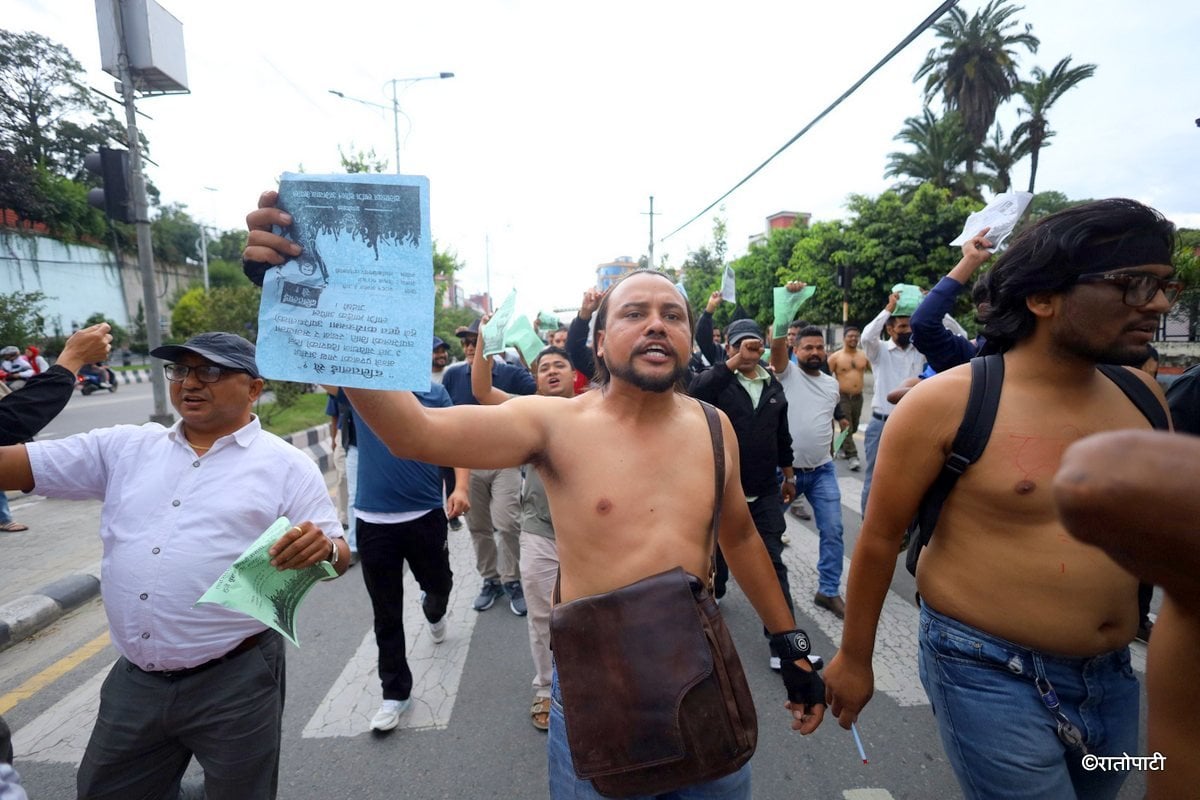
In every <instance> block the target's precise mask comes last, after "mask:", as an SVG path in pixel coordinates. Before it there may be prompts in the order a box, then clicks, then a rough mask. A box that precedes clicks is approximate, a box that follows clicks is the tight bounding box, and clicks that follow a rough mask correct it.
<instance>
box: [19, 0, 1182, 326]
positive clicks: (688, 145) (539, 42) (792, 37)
mask: <svg viewBox="0 0 1200 800" xmlns="http://www.w3.org/2000/svg"><path fill="white" fill-rule="evenodd" d="M160 2H162V5H163V6H164V7H165V8H166V9H167V10H168V11H170V12H171V13H172V14H174V15H175V16H176V17H177V18H178V19H179V20H180V21H181V22H182V24H183V33H184V40H185V47H186V55H187V70H188V81H189V84H190V89H191V94H190V95H183V96H172V97H160V98H150V99H145V100H143V101H141V102H140V103H139V109H140V110H141V111H143V112H145V113H146V114H148V115H150V116H151V117H153V119H152V120H142V121H141V123H140V124H142V125H143V130H144V132H145V133H146V135H147V136H148V137H149V139H150V143H151V151H152V152H151V155H152V157H153V159H154V160H155V161H156V162H157V164H158V166H157V167H154V166H152V167H150V168H149V174H150V177H151V178H152V179H153V181H154V182H155V183H156V184H157V185H158V187H159V188H160V189H161V191H162V198H163V201H164V202H183V203H186V204H187V205H188V207H189V209H190V211H191V213H192V214H193V215H195V216H196V217H197V218H199V219H201V220H204V221H207V222H209V223H210V224H213V225H216V226H218V227H221V228H231V227H241V226H242V225H243V220H244V217H245V214H246V211H247V210H249V208H251V207H252V206H253V204H254V202H255V200H256V198H257V196H258V193H259V191H260V190H262V189H265V188H270V187H272V186H273V185H274V184H275V182H276V180H277V178H278V176H279V174H280V173H282V172H284V171H292V170H296V169H297V168H300V167H303V169H304V170H305V171H306V172H311V173H321V172H334V171H339V170H340V166H339V160H338V147H339V145H340V146H342V147H344V148H346V149H347V150H349V149H350V148H351V147H352V146H353V148H355V149H366V148H374V149H375V151H376V153H377V154H378V155H379V156H380V157H382V158H386V159H388V161H389V168H390V169H394V167H395V164H394V156H393V150H394V145H393V132H392V131H393V126H392V123H393V121H392V114H391V112H390V110H388V111H384V110H377V109H374V108H370V107H368V106H364V105H360V104H357V103H354V102H350V101H348V100H343V99H340V98H338V97H335V96H333V95H331V94H329V92H328V90H329V89H336V90H339V91H342V92H344V93H346V94H347V95H352V96H355V97H359V98H362V99H364V100H369V101H373V102H377V103H380V104H383V105H389V104H390V94H389V91H390V89H389V87H388V81H389V79H391V78H408V77H413V76H421V75H430V74H435V73H438V72H441V71H447V72H454V73H455V74H456V77H455V78H453V79H450V80H431V81H423V82H419V83H415V84H411V85H408V86H407V88H405V89H404V90H403V93H402V95H401V98H400V105H401V109H402V111H403V112H404V116H402V117H401V118H400V133H401V140H402V142H401V156H400V160H401V169H402V171H404V172H406V173H411V174H421V175H426V176H428V177H429V180H430V184H431V189H430V195H431V222H432V228H433V234H434V237H435V238H436V239H437V240H438V242H439V244H440V245H441V246H442V247H443V248H447V249H450V250H453V251H455V252H457V253H458V255H459V256H460V258H461V259H462V260H463V261H464V262H465V264H466V269H465V270H464V272H463V273H462V276H461V280H462V282H463V283H464V284H465V286H466V288H467V289H468V290H469V291H480V290H483V289H485V288H487V283H488V276H487V275H486V274H485V273H486V272H487V270H485V266H486V265H488V264H489V263H490V285H491V290H492V293H493V295H494V296H496V298H497V302H499V300H500V299H502V298H503V296H504V295H505V294H506V293H507V291H508V290H509V289H510V288H512V287H513V286H516V287H517V288H518V289H519V293H520V295H521V298H522V301H523V302H522V303H521V304H520V305H521V306H522V307H525V308H530V309H532V308H535V307H536V308H550V307H554V306H557V307H571V306H575V305H577V304H578V302H579V296H580V294H581V292H582V290H583V289H584V288H585V287H586V286H587V285H589V284H590V283H592V282H593V281H594V279H595V273H594V269H595V266H596V265H597V264H598V263H600V262H603V261H608V260H610V259H612V258H614V257H617V256H626V255H627V256H630V257H632V258H637V257H638V256H639V255H642V254H644V253H645V252H646V249H647V243H648V239H649V230H648V219H649V218H648V216H647V215H646V214H645V213H644V212H646V211H648V210H649V209H648V205H649V196H650V195H654V198H655V199H654V203H655V211H656V212H660V214H661V216H656V217H655V221H654V226H655V236H656V239H661V237H663V236H665V235H666V234H667V233H669V232H670V231H672V230H674V229H675V228H677V227H678V226H680V225H682V224H683V223H684V222H685V221H687V220H688V219H689V218H691V217H692V216H694V215H695V214H696V213H697V212H699V211H700V210H701V209H703V208H704V207H705V206H707V205H708V204H709V203H711V202H712V201H713V200H715V199H716V198H717V197H718V196H720V195H721V194H722V193H724V192H725V191H726V190H727V189H729V188H730V187H731V186H732V185H733V184H734V183H736V182H737V181H738V180H740V179H741V178H742V177H743V176H745V175H746V174H747V173H748V172H749V171H750V170H751V169H753V168H754V167H755V166H757V165H758V164H759V163H761V162H762V161H763V160H764V159H765V158H766V157H767V156H769V155H770V154H771V153H772V152H774V151H775V150H776V149H777V148H778V147H779V146H781V145H782V144H783V143H784V142H786V141H787V140H788V139H789V138H791V137H792V135H794V134H795V133H796V132H797V131H799V130H800V128H801V127H803V126H804V125H805V124H806V123H807V122H808V121H809V120H810V119H811V118H812V117H813V116H815V115H816V114H817V113H818V112H819V111H821V110H822V109H823V108H824V107H825V106H826V105H828V104H829V103H830V102H831V101H832V100H833V99H834V98H836V97H837V96H838V95H840V94H841V93H842V92H843V91H844V90H845V89H846V88H848V87H849V86H850V84H851V83H853V82H854V81H855V80H857V79H858V78H859V77H860V76H861V75H862V74H863V73H864V72H865V71H866V70H867V69H869V68H870V66H871V65H873V64H874V63H875V62H876V61H877V60H879V59H880V58H881V57H882V56H883V55H884V54H885V53H886V52H887V51H888V50H890V49H891V48H892V47H893V46H894V45H896V44H897V43H898V42H899V41H900V40H901V39H902V38H903V37H904V36H905V35H906V34H907V33H908V32H909V31H910V30H912V29H913V28H914V27H916V26H917V25H918V24H919V23H920V22H921V20H923V19H924V18H925V16H927V15H928V14H929V13H930V12H931V11H933V9H935V8H936V7H937V6H938V5H939V3H938V2H937V0H886V1H885V0H874V1H872V2H866V3H853V4H850V3H783V2H755V1H754V0H743V2H740V3H736V4H735V3H728V2H709V1H708V0H700V1H697V0H690V1H689V2H684V1H683V0H654V1H653V2H645V0H638V2H632V1H631V0H610V2H606V3H602V4H587V5H585V4H581V3H571V2H561V1H559V2H551V0H531V1H529V2H503V1H502V0H470V1H469V2H453V1H452V0H443V2H421V3H413V2H407V1H405V0H401V1H400V2H393V3H379V2H376V1H374V0H370V1H368V0H339V2H336V3H329V2H310V1H309V0H292V2H289V3H286V4H285V3H267V2H255V1H254V0H237V2H234V1H233V0H204V1H203V2H199V1H194V2H184V1H183V0H160ZM960 5H961V6H962V7H963V8H964V9H965V10H967V11H968V12H973V11H974V10H975V9H976V8H977V7H978V6H979V5H980V4H979V3H976V2H969V1H968V2H963V3H960ZM1024 6H1025V10H1024V11H1023V12H1021V13H1020V14H1019V17H1020V19H1021V20H1022V21H1023V22H1029V23H1032V24H1033V32H1034V33H1035V34H1036V35H1037V36H1038V37H1040V38H1041V41H1042V45H1041V48H1040V49H1039V51H1038V53H1037V54H1036V55H1029V54H1024V53H1023V54H1022V55H1021V65H1022V67H1023V70H1024V72H1025V73H1026V74H1027V73H1028V70H1029V69H1030V68H1031V67H1033V66H1035V65H1040V66H1042V67H1043V68H1045V69H1047V70H1048V69H1049V68H1050V67H1052V66H1053V65H1054V64H1055V63H1056V62H1057V61H1058V60H1059V59H1060V58H1062V57H1064V56H1067V55H1070V56H1073V58H1074V63H1075V64H1080V63H1094V64H1097V65H1098V67H1099V68H1098V70H1097V72H1096V75H1095V77H1093V78H1092V79H1090V80H1088V81H1085V82H1084V83H1083V84H1081V85H1080V86H1079V87H1078V88H1077V89H1075V90H1074V91H1072V92H1070V93H1068V94H1067V95H1066V96H1065V98H1064V99H1063V100H1061V101H1060V102H1059V104H1058V105H1056V106H1055V107H1054V108H1053V109H1052V111H1051V114H1050V122H1051V127H1052V128H1053V129H1054V130H1055V131H1057V132H1058V135H1057V136H1056V137H1055V138H1054V140H1053V143H1052V146H1051V147H1049V148H1048V149H1046V150H1044V151H1043V153H1042V158H1041V164H1040V166H1039V171H1038V184H1037V188H1038V189H1039V190H1047V189H1056V190H1058V191H1061V192H1063V193H1065V194H1066V195H1068V196H1069V197H1072V198H1076V197H1095V198H1099V197H1108V196H1116V195H1124V196H1129V197H1134V198H1136V199H1139V200H1142V201H1144V202H1147V203H1149V204H1151V205H1154V206H1155V207H1157V208H1159V209H1160V210H1161V211H1163V212H1164V213H1165V214H1166V215H1167V216H1168V217H1170V218H1171V219H1172V220H1174V221H1175V222H1176V223H1177V224H1181V225H1188V226H1193V227H1198V226H1200V198H1198V196H1197V192H1196V189H1197V187H1198V186H1200V129H1198V128H1197V127H1196V125H1195V123H1194V120H1195V119H1196V118H1197V117H1200V81H1198V80H1197V55H1196V53H1197V48H1196V39H1197V35H1198V34H1200V3H1196V2H1194V0H1186V1H1185V0H1156V1H1155V2H1153V3H1147V2H1145V1H1144V0H1141V1H1140V2H1136V1H1135V0H1029V2H1026V3H1025V4H1024ZM0 25H3V26H4V27H6V28H8V29H12V30H34V31H37V32H39V33H42V34H44V35H46V36H48V37H50V38H52V39H54V40H56V41H59V42H61V43H62V44H64V45H66V46H67V47H68V48H69V49H70V50H71V52H72V53H73V54H74V55H75V57H76V58H77V59H78V60H79V61H80V62H81V63H82V64H83V65H84V67H85V69H87V70H88V73H89V77H90V82H91V85H92V86H94V87H97V88H99V89H102V90H104V91H106V92H110V93H111V92H112V86H113V79H112V78H111V77H109V76H107V75H105V74H104V73H103V72H102V71H101V70H100V48H99V43H98V37H97V32H96V14H95V3H94V0H0ZM935 43H936V40H935V38H934V36H933V34H932V33H931V32H927V33H925V34H923V35H922V36H921V37H920V38H918V39H917V40H916V41H915V42H914V43H913V44H911V45H910V46H909V48H908V49H907V50H905V51H904V52H902V53H901V54H900V55H898V56H897V57H896V58H895V59H893V60H892V62H891V63H889V64H888V65H887V66H886V67H884V68H883V69H882V70H880V72H878V73H877V74H876V75H875V76H874V77H873V78H872V79H871V80H870V81H869V82H868V83H867V84H866V85H864V86H863V87H862V88H861V89H860V90H859V91H858V92H857V93H856V94H855V95H853V96H852V97H851V98H850V99H849V100H847V101H846V102H845V103H843V104H842V106H840V107H839V108H838V109H837V110H835V111H834V112H833V113H832V114H831V115H830V116H828V117H826V118H825V119H824V120H823V121H822V122H821V123H820V124H819V125H818V126H817V127H816V128H814V129H813V130H812V131H811V132H810V133H809V134H807V135H806V136H805V137H803V138H802V139H800V140H799V141H798V142H797V143H796V144H794V145H793V146H792V147H791V148H790V149H789V150H788V151H787V152H786V153H784V154H783V155H782V156H781V157H779V158H778V159H776V160H775V161H774V162H773V163H772V164H771V165H770V166H768V167H767V168H766V169H765V170H764V171H763V172H762V173H760V174H759V175H758V176H757V177H755V178H754V179H753V180H752V181H751V182H750V183H748V184H747V185H746V186H744V187H742V188H741V189H740V190H738V191H737V192H736V193H734V194H733V195H732V196H731V197H730V198H728V199H727V200H726V201H725V202H724V212H723V216H724V217H725V218H726V219H727V221H728V231H729V233H728V243H729V255H730V257H736V256H737V255H739V254H741V253H742V252H744V251H745V247H746V242H747V239H748V238H749V237H750V236H751V235H753V234H755V233H758V232H760V231H762V230H763V227H764V219H765V217H766V216H767V215H769V214H772V213H774V212H776V211H780V210H791V211H807V212H811V213H812V214H813V216H814V219H817V220H822V219H834V218H839V217H844V216H845V213H846V212H845V207H844V204H845V199H846V197H847V195H849V194H851V193H866V194H877V193H879V192H881V191H883V190H884V189H886V188H887V187H888V186H889V185H890V183H891V181H887V180H885V179H884V178H883V172H884V169H885V167H886V163H887V154H888V153H889V152H891V151H893V150H896V149H899V147H898V145H899V143H897V142H894V141H893V140H892V137H893V136H894V135H895V134H896V132H897V131H898V130H899V129H900V127H901V126H902V124H903V122H904V119H905V118H906V117H909V116H914V115H919V114H920V112H921V108H922V98H921V93H920V87H919V86H917V85H915V84H913V82H912V77H913V74H914V73H915V72H916V70H917V68H918V66H919V65H920V63H921V61H922V59H923V58H924V56H925V54H926V52H928V50H929V49H930V48H931V47H933V46H934V45H935ZM937 110H938V111H939V113H940V103H938V104H937ZM116 111H117V113H118V116H120V118H122V119H123V118H124V117H123V114H121V111H120V109H116ZM999 119H1000V121H1001V122H1002V123H1003V125H1004V127H1005V130H1006V131H1008V130H1011V128H1012V127H1013V126H1015V125H1016V123H1017V121H1018V120H1017V116H1016V106H1015V104H1010V105H1009V106H1006V107H1003V108H1002V109H1001V111H1000V115H999ZM1014 181H1015V183H1016V185H1017V188H1025V184H1026V183H1027V182H1028V162H1027V161H1026V162H1024V163H1022V164H1021V165H1020V166H1019V167H1018V168H1017V170H1016V173H1015V175H1014ZM716 213H718V212H717V211H716V210H714V211H713V212H710V213H708V214H706V215H705V216H704V217H703V218H702V219H701V220H699V221H697V222H696V223H693V224H692V225H691V226H690V227H687V228H685V229H684V230H683V231H681V232H679V233H676V234H675V235H673V236H671V237H670V238H668V239H666V241H656V242H655V254H656V259H655V260H656V262H657V261H658V260H659V258H660V257H661V256H662V255H663V254H664V253H665V254H667V255H668V256H669V260H670V263H671V264H673V265H677V264H678V263H679V262H681V261H682V260H683V259H684V258H685V257H686V255H687V253H688V252H689V250H692V249H695V248H696V247H698V246H700V245H703V244H705V243H707V242H709V241H711V231H712V222H711V219H712V217H713V216H714V215H715V214H716ZM485 242H489V243H490V245H489V246H486V247H485Z"/></svg>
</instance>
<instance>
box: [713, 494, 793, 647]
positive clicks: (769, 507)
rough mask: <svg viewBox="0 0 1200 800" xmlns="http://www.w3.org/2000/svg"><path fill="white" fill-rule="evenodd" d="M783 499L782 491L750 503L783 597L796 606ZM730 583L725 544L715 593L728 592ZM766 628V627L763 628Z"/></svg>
mask: <svg viewBox="0 0 1200 800" xmlns="http://www.w3.org/2000/svg"><path fill="white" fill-rule="evenodd" d="M782 502H783V501H782V500H780V498H779V495H777V494H776V495H771V496H767V497H760V498H758V499H757V500H755V501H754V502H752V503H750V516H751V517H752V518H753V519H754V527H755V528H756V529H757V530H758V535H759V536H761V537H762V540H763V544H764V545H766V548H767V555H768V556H770V557H771V566H772V567H774V568H775V577H776V578H778V579H779V588H780V589H782V590H783V598H784V599H785V600H787V604H788V608H789V609H793V608H794V606H793V605H792V591H791V589H789V588H788V571H787V566H786V565H785V564H784V563H783V538H782V537H783V532H784V531H786V530H787V522H786V521H785V520H784V518H783V508H782V505H781V504H782ZM728 583H729V565H728V564H726V563H725V556H724V555H723V554H722V553H721V548H720V547H718V548H717V579H716V581H714V586H713V589H714V594H715V595H716V596H717V597H724V596H725V587H726V584H728ZM763 630H764V631H766V628H764V629H763Z"/></svg>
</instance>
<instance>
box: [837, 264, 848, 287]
mask: <svg viewBox="0 0 1200 800" xmlns="http://www.w3.org/2000/svg"><path fill="white" fill-rule="evenodd" d="M837 286H838V288H839V289H845V288H848V283H847V281H846V267H845V265H842V264H839V265H838V268H837Z"/></svg>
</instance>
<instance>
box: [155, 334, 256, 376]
mask: <svg viewBox="0 0 1200 800" xmlns="http://www.w3.org/2000/svg"><path fill="white" fill-rule="evenodd" d="M185 353H193V354H195V355H198V356H200V357H201V358H203V359H207V360H208V361H211V362H212V363H214V364H216V365H217V366H220V367H228V368H229V369H240V370H242V371H243V372H248V373H250V376H251V377H254V378H260V377H262V376H261V375H259V374H258V364H257V362H255V360H254V343H253V342H249V341H247V340H245V339H243V338H242V337H241V336H238V335H237V334H236V333H201V334H197V335H196V336H193V337H192V338H190V339H188V340H187V341H186V342H184V343H183V344H164V345H163V346H162V347H156V348H154V349H153V350H151V351H150V355H152V356H154V357H155V358H161V359H162V360H164V361H177V360H179V357H180V356H182V355H184V354H185Z"/></svg>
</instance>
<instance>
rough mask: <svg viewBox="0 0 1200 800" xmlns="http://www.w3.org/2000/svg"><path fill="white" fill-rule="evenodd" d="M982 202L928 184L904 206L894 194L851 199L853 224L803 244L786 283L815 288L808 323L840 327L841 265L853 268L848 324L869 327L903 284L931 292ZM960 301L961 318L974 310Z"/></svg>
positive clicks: (825, 229)
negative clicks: (838, 279)
mask: <svg viewBox="0 0 1200 800" xmlns="http://www.w3.org/2000/svg"><path fill="white" fill-rule="evenodd" d="M981 206H982V203H981V202H980V201H978V200H973V199H971V198H968V197H954V196H953V195H952V194H951V193H950V191H949V190H947V189H939V188H936V187H934V186H933V185H931V184H925V185H923V186H922V187H921V188H919V189H917V191H916V192H914V193H913V195H912V197H911V198H908V199H905V198H904V197H902V196H901V195H900V194H898V193H897V192H894V191H888V192H884V193H883V194H882V195H880V196H879V197H875V198H872V197H867V196H865V195H851V196H850V200H849V203H848V207H849V210H850V214H851V218H850V220H848V221H841V222H826V223H818V224H816V225H813V226H811V227H810V228H809V229H808V231H807V232H806V233H805V235H804V236H803V237H801V238H800V239H799V241H797V243H796V246H795V248H794V249H793V252H792V257H791V261H790V263H789V264H788V268H787V269H786V270H784V273H783V274H782V275H781V276H780V279H781V283H782V282H786V281H788V280H802V281H804V282H806V283H808V284H810V285H813V286H815V287H816V289H817V291H816V294H815V295H814V296H813V299H812V300H810V301H809V304H808V305H807V306H805V315H806V317H807V318H808V319H812V320H816V321H819V322H840V321H841V318H842V290H841V289H839V288H838V287H837V286H836V285H835V281H834V276H835V274H836V271H837V267H838V266H846V267H850V268H852V269H853V271H854V280H853V282H852V285H851V287H850V290H849V302H850V317H849V318H850V320H851V321H853V322H859V323H863V322H866V321H868V320H870V319H871V318H872V317H874V316H875V315H876V314H878V313H879V311H880V309H882V308H883V307H884V306H885V305H886V304H887V298H888V294H890V292H891V288H892V286H893V285H895V284H897V283H911V284H915V285H917V286H922V287H924V288H929V287H931V286H933V285H934V284H935V283H936V282H937V281H938V280H940V279H941V277H942V276H943V275H945V274H946V273H947V272H949V271H950V268H951V267H952V266H954V264H955V262H957V261H958V258H959V253H958V252H957V249H956V248H952V247H950V246H948V245H947V242H949V241H951V240H952V239H954V238H955V237H956V236H958V234H959V233H960V232H961V231H962V226H963V223H964V222H965V221H966V218H967V216H968V215H969V214H970V213H971V212H973V211H977V210H979V208H980V207H981ZM968 303H969V298H966V297H965V296H964V297H963V298H962V305H961V308H960V312H962V313H964V314H965V313H966V312H967V311H968Z"/></svg>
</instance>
